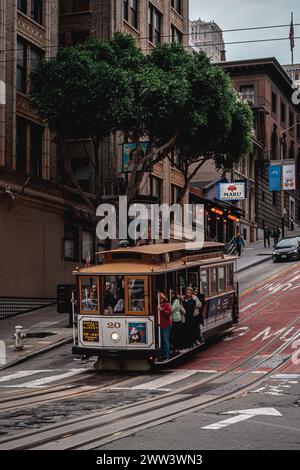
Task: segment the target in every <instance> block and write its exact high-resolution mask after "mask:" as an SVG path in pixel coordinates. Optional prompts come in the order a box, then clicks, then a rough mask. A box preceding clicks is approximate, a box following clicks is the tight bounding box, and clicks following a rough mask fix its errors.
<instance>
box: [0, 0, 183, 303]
mask: <svg viewBox="0 0 300 470" xmlns="http://www.w3.org/2000/svg"><path fill="white" fill-rule="evenodd" d="M188 3H189V2H188V0H167V1H165V0H164V1H162V0H151V1H148V0H137V1H129V0H128V1H127V0H124V1H120V0H101V1H96V0H90V1H89V0H60V1H59V0H13V1H12V0H5V1H2V2H1V6H0V45H1V50H0V56H1V59H0V97H1V99H0V226H1V231H0V263H1V266H5V275H3V276H1V278H0V296H1V295H4V296H18V297H20V296H27V297H49V296H50V297H55V295H56V286H57V284H60V283H71V282H72V271H73V270H74V268H75V267H76V265H78V264H79V265H80V264H81V265H82V264H84V262H85V259H86V256H87V254H88V253H89V252H91V253H92V254H93V253H94V252H95V251H96V250H97V248H98V247H99V246H98V243H97V240H96V239H95V218H94V215H93V214H92V213H91V212H90V210H88V209H87V207H86V206H85V203H84V202H83V200H82V199H81V197H80V195H79V194H78V192H77V191H76V190H74V189H73V188H72V187H70V186H69V185H67V184H66V181H64V179H63V177H62V174H61V172H60V165H59V158H58V157H57V156H58V155H59V149H56V147H55V145H54V143H53V141H52V139H51V136H50V133H49V131H48V129H47V127H45V126H44V125H43V124H42V123H40V122H39V121H38V119H37V116H36V115H35V114H34V112H33V111H32V110H31V109H30V104H29V99H28V92H29V76H30V71H31V70H32V69H33V67H34V66H35V64H36V63H37V61H38V60H39V58H40V57H50V56H54V55H55V54H56V51H57V47H58V44H59V43H60V44H61V45H62V46H63V45H65V46H71V45H73V44H76V43H79V42H83V41H84V40H85V39H86V38H87V37H88V36H94V37H103V38H106V39H109V38H111V37H112V35H113V33H114V31H125V32H130V33H132V34H133V35H134V36H135V38H136V40H137V43H138V45H139V46H140V47H141V48H142V49H143V50H145V51H147V50H150V49H151V48H153V47H155V45H156V44H157V43H159V42H160V41H166V42H170V41H179V42H182V44H183V45H186V44H188V35H186V33H188V28H189V21H188ZM4 87H6V92H5V93H4V94H3V89H4ZM4 96H5V103H4V98H3V97H4ZM120 142H122V137H121V136H112V138H111V139H107V141H106V142H105V143H104V144H103V148H102V161H103V167H104V170H105V171H106V177H105V181H104V187H103V193H104V194H107V195H110V194H115V193H116V188H115V179H114V177H115V175H116V174H118V173H119V172H120V169H121V167H120V161H121V155H120V146H119V144H120ZM84 160H85V159H84V158H83V156H82V151H80V150H79V147H78V146H76V145H75V146H74V171H75V173H76V176H77V177H78V179H79V180H80V183H81V184H82V187H83V189H84V191H85V192H86V197H89V198H90V199H91V200H94V199H95V198H94V195H93V187H92V184H91V181H92V180H93V178H91V177H90V176H91V175H89V173H88V171H87V167H86V162H85V161H84ZM112 168H113V171H112ZM28 178H30V179H28ZM181 185H182V176H181V174H180V173H179V172H177V170H176V169H175V168H173V167H172V166H171V165H170V163H169V162H163V163H161V164H160V165H158V166H157V167H156V168H155V169H154V171H153V174H152V175H151V177H149V176H148V177H147V178H145V181H144V182H143V193H144V195H145V196H148V195H153V196H157V198H158V199H160V200H161V201H164V202H172V201H173V200H174V199H175V197H176V194H177V192H178V190H179V187H180V186H181Z"/></svg>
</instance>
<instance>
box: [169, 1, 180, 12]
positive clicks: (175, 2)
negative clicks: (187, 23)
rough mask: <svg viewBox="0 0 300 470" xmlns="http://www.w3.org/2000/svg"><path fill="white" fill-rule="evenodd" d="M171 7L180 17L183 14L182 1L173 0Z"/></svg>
mask: <svg viewBox="0 0 300 470" xmlns="http://www.w3.org/2000/svg"><path fill="white" fill-rule="evenodd" d="M171 5H172V7H173V8H174V10H176V11H177V13H179V14H180V15H181V14H182V1H181V0H171Z"/></svg>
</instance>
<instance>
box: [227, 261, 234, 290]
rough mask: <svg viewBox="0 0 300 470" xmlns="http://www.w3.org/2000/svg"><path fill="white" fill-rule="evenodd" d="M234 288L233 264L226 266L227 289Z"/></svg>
mask: <svg viewBox="0 0 300 470" xmlns="http://www.w3.org/2000/svg"><path fill="white" fill-rule="evenodd" d="M233 287H234V271H233V264H230V265H228V266H227V289H233Z"/></svg>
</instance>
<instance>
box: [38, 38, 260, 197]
mask: <svg viewBox="0 0 300 470" xmlns="http://www.w3.org/2000/svg"><path fill="white" fill-rule="evenodd" d="M31 98H32V105H33V107H34V109H35V110H36V111H37V112H38V114H39V116H40V117H41V118H42V119H43V120H44V121H45V122H47V123H48V125H49V127H50V129H51V130H52V132H53V133H54V134H55V135H56V137H57V138H58V139H59V140H63V141H65V140H66V139H69V138H71V137H76V136H77V135H79V134H80V135H82V133H84V134H85V135H86V136H88V137H89V138H90V139H91V140H92V143H93V146H92V148H93V152H92V155H91V156H90V157H89V159H90V164H91V167H92V168H93V171H94V173H95V186H96V193H97V198H98V199H100V198H101V193H102V187H101V184H102V183H103V181H102V179H101V177H100V174H101V168H102V166H101V156H100V152H99V148H100V144H101V141H102V140H103V139H104V138H105V137H107V136H109V135H110V133H111V132H117V131H120V132H122V133H123V134H124V136H125V139H127V140H128V141H129V140H132V141H134V142H137V141H139V140H141V139H144V138H146V139H149V140H150V141H151V143H152V145H151V146H150V150H149V152H148V153H147V155H144V156H142V155H139V157H140V158H138V160H139V163H137V164H136V166H135V168H134V171H133V172H132V174H131V176H130V178H129V182H128V188H127V194H128V196H129V198H130V199H133V198H134V197H135V196H136V194H137V192H138V189H139V186H140V183H141V181H142V179H143V176H144V174H145V172H146V171H147V169H148V168H149V163H151V164H152V165H154V164H155V163H157V162H159V161H161V160H163V159H165V158H167V156H168V155H169V154H170V152H171V151H176V152H177V153H178V155H179V158H180V162H179V168H180V170H181V171H183V173H184V175H185V179H186V184H185V187H184V188H183V193H184V191H186V189H187V186H188V182H189V180H190V178H191V175H192V173H193V171H194V170H192V171H191V167H193V165H194V166H195V164H196V165H198V167H199V168H200V166H201V164H203V162H204V161H207V160H208V159H213V160H214V161H215V164H216V166H217V167H218V168H222V169H227V168H231V167H232V166H233V165H234V164H236V163H237V162H238V161H239V160H240V159H241V158H242V157H243V156H244V155H245V154H246V153H247V152H248V150H249V145H250V135H251V128H252V113H251V110H250V108H249V106H248V105H247V104H246V103H244V102H243V101H241V100H240V99H239V98H238V96H237V95H236V93H235V92H234V90H233V88H232V86H231V83H230V79H229V77H228V76H227V75H226V74H225V73H224V72H223V70H222V69H221V68H220V67H217V66H213V65H212V64H211V63H210V61H209V59H208V58H207V57H206V56H205V54H203V53H199V54H196V53H190V52H187V51H186V50H184V49H183V48H182V47H181V46H180V45H178V44H161V45H159V46H158V47H157V48H156V49H154V50H153V51H152V52H151V53H150V54H148V55H144V54H143V53H142V52H141V50H140V49H139V48H138V47H137V46H136V43H135V40H134V38H133V36H131V35H126V34H122V33H117V34H115V36H114V38H113V39H112V40H111V41H104V40H100V39H91V40H88V41H87V42H86V43H84V44H83V45H79V46H76V47H73V48H69V49H61V50H60V51H59V53H58V56H57V57H55V58H52V59H50V60H48V61H43V62H42V63H41V64H40V66H39V67H38V68H37V70H36V71H35V72H34V73H33V74H32V77H31ZM66 162H67V167H68V171H69V173H70V172H71V169H70V161H69V160H68V158H66ZM74 184H76V182H74Z"/></svg>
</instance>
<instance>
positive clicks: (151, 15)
mask: <svg viewBox="0 0 300 470" xmlns="http://www.w3.org/2000/svg"><path fill="white" fill-rule="evenodd" d="M161 23H162V15H161V13H160V12H159V11H158V10H157V9H156V8H155V7H154V6H153V5H152V4H151V3H149V10H148V26H149V41H151V42H152V43H153V44H155V45H157V44H159V43H160V42H161Z"/></svg>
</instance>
